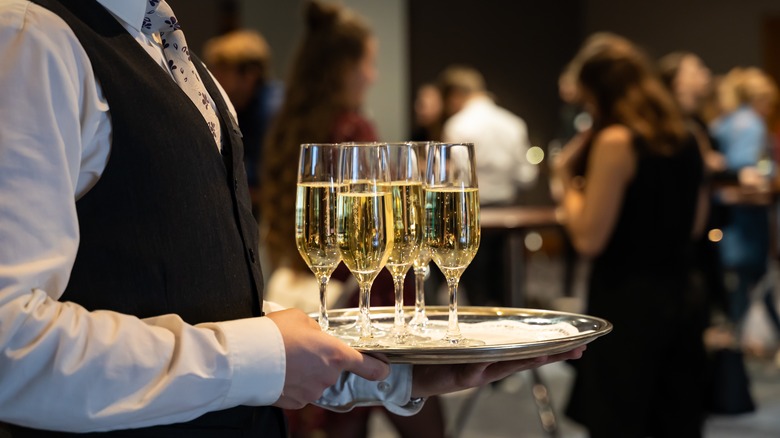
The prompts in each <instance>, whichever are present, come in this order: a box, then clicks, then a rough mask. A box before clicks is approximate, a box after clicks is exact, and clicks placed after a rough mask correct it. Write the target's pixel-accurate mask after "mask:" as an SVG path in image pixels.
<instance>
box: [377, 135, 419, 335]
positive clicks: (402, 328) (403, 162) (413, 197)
mask: <svg viewBox="0 0 780 438" xmlns="http://www.w3.org/2000/svg"><path fill="white" fill-rule="evenodd" d="M387 150H388V169H389V171H390V180H391V182H390V186H389V188H390V192H391V193H392V201H393V222H392V223H393V234H394V235H393V250H392V251H391V252H390V257H388V259H387V266H386V267H387V270H388V271H390V274H391V275H392V277H393V286H394V291H395V315H394V316H395V318H394V323H393V335H394V336H395V338H396V341H397V342H403V341H404V338H405V337H406V322H405V320H404V297H403V291H404V278H405V277H406V273H407V272H409V268H410V267H411V266H412V263H413V262H414V260H415V258H416V257H417V253H419V252H420V244H421V243H422V236H423V233H422V221H423V215H422V197H423V189H422V175H421V174H420V171H419V168H418V161H417V155H416V153H415V151H414V149H413V148H412V145H410V144H409V143H390V144H388V145H387Z"/></svg>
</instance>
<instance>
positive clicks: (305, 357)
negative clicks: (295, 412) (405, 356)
mask: <svg viewBox="0 0 780 438" xmlns="http://www.w3.org/2000/svg"><path fill="white" fill-rule="evenodd" d="M266 316H267V317H268V318H271V319H272V320H273V321H274V323H276V326H277V327H279V331H280V332H281V333H282V339H283V341H284V349H285V354H286V356H287V366H286V373H285V378H284V389H283V390H282V396H281V397H279V400H277V401H276V403H274V406H278V407H280V408H284V409H298V408H302V407H303V406H305V405H307V404H309V403H311V402H313V401H315V400H317V399H319V398H320V397H321V396H322V393H323V391H325V389H326V388H328V387H329V386H331V385H333V384H335V383H336V381H337V380H338V378H339V375H340V374H341V372H342V371H349V372H352V373H354V374H357V375H359V376H361V377H363V378H365V379H368V380H382V379H384V378H386V377H387V375H388V374H389V373H390V367H389V366H388V365H387V364H386V363H384V362H382V361H380V360H378V359H375V358H373V357H370V356H365V355H363V354H361V353H359V352H358V351H357V350H355V349H353V348H351V347H349V346H347V344H345V343H343V342H342V341H340V340H338V339H336V338H335V337H333V336H330V335H328V334H326V333H323V332H322V331H321V330H320V326H319V324H317V322H316V321H314V320H313V319H312V318H310V317H308V316H307V315H306V314H305V313H303V312H302V311H300V310H297V309H288V310H282V311H279V312H271V313H268V314H267V315H266Z"/></svg>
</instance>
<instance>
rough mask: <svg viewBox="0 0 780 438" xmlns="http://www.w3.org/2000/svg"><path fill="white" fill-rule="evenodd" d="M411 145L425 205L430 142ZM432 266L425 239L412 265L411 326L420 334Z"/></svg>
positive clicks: (429, 251) (426, 322) (426, 318)
mask: <svg viewBox="0 0 780 438" xmlns="http://www.w3.org/2000/svg"><path fill="white" fill-rule="evenodd" d="M409 144H410V145H411V148H412V150H413V151H414V154H415V158H416V160H417V169H418V171H419V172H420V179H421V181H422V182H423V198H421V203H424V193H425V170H426V166H427V161H428V145H429V142H410V143H409ZM423 234H424V227H423ZM430 264H431V250H430V248H428V245H427V243H426V241H425V238H424V237H423V239H422V241H421V242H420V251H419V252H418V253H417V257H415V258H414V262H413V264H412V269H413V271H414V286H415V299H414V316H413V317H412V319H411V321H409V326H411V327H412V328H413V329H414V330H416V331H418V332H419V331H422V330H424V329H425V327H426V326H427V325H428V316H427V315H426V314H425V277H427V276H428V272H430Z"/></svg>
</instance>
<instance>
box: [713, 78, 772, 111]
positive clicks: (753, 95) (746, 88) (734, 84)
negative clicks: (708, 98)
mask: <svg viewBox="0 0 780 438" xmlns="http://www.w3.org/2000/svg"><path fill="white" fill-rule="evenodd" d="M777 93H778V91H777V85H775V82H774V81H773V80H772V78H771V77H769V75H767V74H766V73H764V72H763V71H762V70H761V69H760V68H757V67H746V68H743V67H735V68H733V69H731V70H730V71H729V72H728V73H727V74H726V75H725V76H724V77H723V79H722V80H721V81H720V83H719V85H718V100H719V103H720V107H721V109H722V110H723V111H724V112H725V113H729V112H731V111H734V110H736V109H737V108H738V107H739V106H741V105H745V104H753V103H756V102H757V101H760V100H766V101H768V102H769V103H770V104H771V105H774V104H775V103H776V102H777Z"/></svg>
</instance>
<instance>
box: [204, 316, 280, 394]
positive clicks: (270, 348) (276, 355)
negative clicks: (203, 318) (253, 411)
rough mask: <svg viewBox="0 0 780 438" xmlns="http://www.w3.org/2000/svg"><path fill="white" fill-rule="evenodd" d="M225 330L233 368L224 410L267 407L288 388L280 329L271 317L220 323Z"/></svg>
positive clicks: (218, 324) (223, 330) (223, 331)
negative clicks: (286, 385)
mask: <svg viewBox="0 0 780 438" xmlns="http://www.w3.org/2000/svg"><path fill="white" fill-rule="evenodd" d="M216 325H217V326H219V328H220V329H221V331H222V333H223V335H224V337H225V343H226V346H227V351H228V352H229V353H228V354H229V355H230V363H231V364H232V367H233V379H232V384H231V386H230V390H229V391H228V393H227V395H226V396H225V401H224V407H225V408H228V407H233V406H238V405H248V406H267V405H271V404H273V403H275V402H276V401H277V400H278V399H279V397H280V396H281V395H282V389H283V388H284V378H285V367H286V356H285V350H284V341H283V340H282V334H281V333H280V332H279V328H278V327H276V324H275V323H274V322H273V321H272V320H271V319H269V318H247V319H238V320H234V321H224V322H219V323H216Z"/></svg>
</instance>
